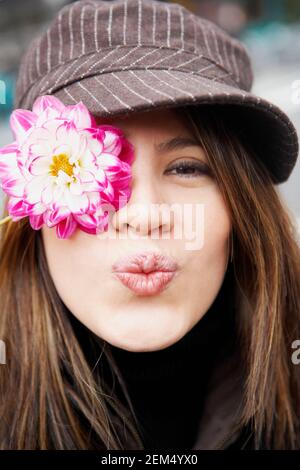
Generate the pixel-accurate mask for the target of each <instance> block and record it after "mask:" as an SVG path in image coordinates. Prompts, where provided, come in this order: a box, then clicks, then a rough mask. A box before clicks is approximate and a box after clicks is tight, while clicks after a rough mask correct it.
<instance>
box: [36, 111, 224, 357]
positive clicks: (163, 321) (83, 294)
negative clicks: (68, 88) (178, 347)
mask: <svg viewBox="0 0 300 470" xmlns="http://www.w3.org/2000/svg"><path fill="white" fill-rule="evenodd" d="M101 123H105V124H110V125H113V126H117V127H119V128H121V129H122V130H123V131H124V134H125V136H126V137H127V138H128V140H130V142H131V143H132V144H133V146H134V150H135V159H134V162H133V164H132V186H131V189H132V193H131V198H130V199H129V201H128V203H127V205H126V206H124V207H122V208H121V209H119V211H117V212H114V213H112V214H111V219H110V222H109V228H108V231H107V232H106V233H105V235H104V234H98V235H91V234H88V233H85V232H83V231H81V230H79V229H77V230H76V231H75V233H74V234H73V235H72V237H70V238H68V239H59V238H57V236H56V233H55V228H48V227H47V226H46V225H44V226H43V227H42V235H43V241H44V246H45V251H46V257H47V261H48V265H49V269H50V274H51V276H52V278H53V281H54V284H55V286H56V289H57V291H58V293H59V295H60V297H61V299H62V301H63V302H64V304H65V305H66V306H67V307H68V309H69V310H70V311H71V312H72V313H73V314H74V315H75V317H77V319H78V320H80V321H81V322H82V323H83V324H84V325H85V326H86V327H88V328H89V329H90V330H91V331H93V332H94V333H95V334H96V335H98V336H99V337H101V338H103V339H104V340H105V341H107V342H108V343H110V344H112V345H114V346H117V347H120V348H123V349H126V350H129V351H154V350H159V349H163V348H165V347H167V346H170V345H172V344H173V343H175V342H177V341H178V340H180V339H181V338H182V337H183V336H184V335H185V334H186V333H187V332H188V331H189V330H190V329H191V328H192V327H193V326H194V325H195V324H196V323H197V322H198V321H199V320H200V319H201V318H202V317H203V315H205V313H206V312H207V311H208V309H209V307H210V306H211V304H212V303H213V301H214V299H215V297H216V296H217V294H218V291H219V289H220V287H221V285H222V282H223V278H224V275H225V271H226V267H227V260H228V237H229V233H230V228H231V223H230V217H229V213H228V211H227V208H226V207H225V203H224V200H223V198H222V197H221V193H220V190H219V188H218V185H217V183H216V181H215V179H214V178H213V176H212V175H211V174H209V173H205V165H208V162H207V160H206V157H205V154H204V151H203V149H202V148H201V146H199V145H191V144H190V145H186V146H181V147H180V146H178V147H176V146H173V148H170V147H169V148H165V149H163V148H162V145H161V144H162V143H164V142H167V141H170V140H171V139H174V138H178V137H181V138H182V137H184V138H192V137H193V134H192V132H191V131H190V130H189V128H188V126H187V125H186V123H185V121H184V120H183V118H182V117H180V116H179V115H178V114H177V113H176V112H175V111H174V110H172V109H165V110H154V111H151V112H145V113H138V114H135V115H133V116H130V117H125V118H118V119H105V120H104V119H101V122H100V121H99V124H101ZM177 143H178V142H177ZM158 145H160V146H161V147H160V148H159V147H158ZM180 163H185V164H186V163H188V164H192V167H190V168H189V167H188V168H182V167H180V166H179V168H177V169H176V168H175V167H176V166H177V167H178V165H179V164H180ZM208 168H209V167H208ZM201 169H202V170H201ZM166 207H168V208H169V211H167V212H166ZM172 208H176V210H175V209H173V210H172ZM145 251H147V252H151V251H153V252H155V253H158V254H162V255H166V256H169V257H171V258H172V259H173V260H175V261H176V262H177V265H178V270H177V271H176V273H175V276H174V277H173V279H172V280H171V282H169V283H168V284H167V285H165V286H164V288H163V289H162V290H160V291H159V292H157V293H156V294H153V293H152V294H146V295H145V294H143V295H142V294H139V293H137V292H134V291H133V290H131V288H129V287H126V286H125V285H124V284H123V283H122V282H121V281H120V280H119V279H118V278H117V277H116V276H115V274H114V273H113V272H112V265H113V264H114V263H115V262H117V261H118V260H119V259H120V258H123V257H124V256H127V255H134V254H139V253H141V252H145ZM220 314H222V312H220Z"/></svg>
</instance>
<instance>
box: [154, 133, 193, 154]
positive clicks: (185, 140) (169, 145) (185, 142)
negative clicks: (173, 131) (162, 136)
mask: <svg viewBox="0 0 300 470" xmlns="http://www.w3.org/2000/svg"><path fill="white" fill-rule="evenodd" d="M186 147H200V143H199V142H198V141H197V140H196V139H194V138H192V137H182V136H178V137H174V138H172V139H170V140H168V141H166V142H161V143H160V144H155V149H156V150H157V152H158V153H166V152H172V150H181V149H184V148H186Z"/></svg>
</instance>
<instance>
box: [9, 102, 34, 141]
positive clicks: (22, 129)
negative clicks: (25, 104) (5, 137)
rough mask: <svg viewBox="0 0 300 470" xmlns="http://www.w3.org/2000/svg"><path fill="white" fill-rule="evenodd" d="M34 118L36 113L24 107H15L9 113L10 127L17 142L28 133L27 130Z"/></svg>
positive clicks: (30, 127) (31, 125)
mask: <svg viewBox="0 0 300 470" xmlns="http://www.w3.org/2000/svg"><path fill="white" fill-rule="evenodd" d="M36 120H37V117H36V115H35V114H34V113H33V112H32V111H28V110H26V109H15V110H14V111H13V112H12V113H11V116H10V119H9V122H10V127H11V129H12V131H13V134H14V136H15V138H16V140H17V142H18V143H22V142H23V141H24V139H25V138H26V136H27V135H28V131H30V130H31V129H32V127H33V126H34V124H35V122H36Z"/></svg>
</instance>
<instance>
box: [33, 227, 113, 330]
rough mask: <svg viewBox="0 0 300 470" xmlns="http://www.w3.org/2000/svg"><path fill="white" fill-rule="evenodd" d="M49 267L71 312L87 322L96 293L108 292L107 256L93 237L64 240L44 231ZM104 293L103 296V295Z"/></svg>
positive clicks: (79, 233)
mask: <svg viewBox="0 0 300 470" xmlns="http://www.w3.org/2000/svg"><path fill="white" fill-rule="evenodd" d="M42 235H43V241H44V247H45V253H46V258H47V263H48V267H49V271H50V275H51V277H52V280H53V282H54V285H55V288H56V290H57V292H58V294H59V296H60V298H61V299H62V301H63V302H64V304H65V305H66V306H67V307H68V309H69V310H70V311H71V312H72V313H74V315H76V316H77V317H78V318H79V319H80V320H82V321H83V323H85V322H84V317H85V315H86V310H88V309H89V306H88V304H89V303H90V302H91V301H93V298H94V296H95V293H97V296H98V299H99V298H101V295H102V294H103V293H104V292H105V290H106V287H105V278H106V275H105V270H103V266H105V265H106V263H105V256H106V255H107V253H108V251H107V250H106V249H103V250H100V245H101V244H100V245H99V243H98V244H97V245H96V239H95V238H93V236H91V235H88V234H85V233H84V232H82V231H80V230H77V231H76V232H75V233H74V235H73V236H72V237H71V238H70V239H65V240H60V239H58V238H57V237H56V234H55V230H53V229H50V228H48V227H46V226H43V227H42ZM101 289H103V292H102V293H101Z"/></svg>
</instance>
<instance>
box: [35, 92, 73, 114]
mask: <svg viewBox="0 0 300 470" xmlns="http://www.w3.org/2000/svg"><path fill="white" fill-rule="evenodd" d="M47 108H52V109H53V110H55V111H56V115H59V114H60V113H62V112H63V110H64V108H65V105H64V104H63V103H62V102H61V101H60V100H59V99H58V98H56V97H55V96H53V95H43V96H39V97H38V98H37V99H36V100H35V102H34V103H33V106H32V111H33V112H34V113H35V114H37V115H39V114H41V113H42V112H43V111H45V110H46V109H47Z"/></svg>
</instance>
